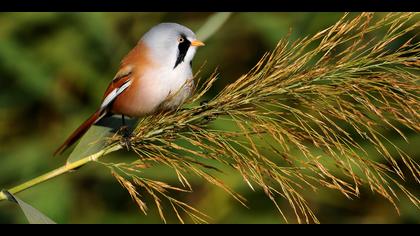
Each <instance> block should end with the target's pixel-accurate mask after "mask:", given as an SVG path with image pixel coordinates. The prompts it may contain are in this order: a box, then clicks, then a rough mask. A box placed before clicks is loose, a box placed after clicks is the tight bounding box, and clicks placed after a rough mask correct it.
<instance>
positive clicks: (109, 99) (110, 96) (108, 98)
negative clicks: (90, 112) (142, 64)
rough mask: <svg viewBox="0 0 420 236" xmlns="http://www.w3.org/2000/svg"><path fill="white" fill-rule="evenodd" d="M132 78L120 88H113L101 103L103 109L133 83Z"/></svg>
mask: <svg viewBox="0 0 420 236" xmlns="http://www.w3.org/2000/svg"><path fill="white" fill-rule="evenodd" d="M131 82H132V81H131V80H128V81H127V82H125V83H124V84H123V85H122V86H121V87H119V88H115V89H114V90H112V91H111V92H110V93H109V94H108V96H106V97H105V99H104V101H103V102H102V104H101V109H104V108H105V107H107V106H108V105H109V104H110V103H111V102H112V101H114V99H115V98H116V97H117V96H118V95H120V94H121V93H122V92H123V91H124V90H125V89H126V88H128V86H130V85H131Z"/></svg>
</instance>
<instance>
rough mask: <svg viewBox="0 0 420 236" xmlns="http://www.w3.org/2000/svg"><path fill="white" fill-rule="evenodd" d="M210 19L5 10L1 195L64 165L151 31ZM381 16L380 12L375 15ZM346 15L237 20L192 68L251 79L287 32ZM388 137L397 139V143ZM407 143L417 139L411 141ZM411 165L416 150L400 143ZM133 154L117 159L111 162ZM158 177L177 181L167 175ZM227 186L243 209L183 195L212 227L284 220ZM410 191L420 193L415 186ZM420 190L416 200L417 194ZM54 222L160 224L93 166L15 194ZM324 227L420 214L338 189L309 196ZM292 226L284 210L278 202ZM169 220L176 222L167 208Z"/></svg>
mask: <svg viewBox="0 0 420 236" xmlns="http://www.w3.org/2000/svg"><path fill="white" fill-rule="evenodd" d="M210 15H211V13H0V188H9V187H12V186H14V185H15V184H18V183H21V182H23V181H26V180H28V179H31V178H33V177H35V176H38V175H40V174H43V173H44V172H47V171H49V170H52V169H54V168H57V167H58V166H60V165H62V164H63V163H64V162H65V156H61V157H55V158H53V157H52V153H53V151H54V150H55V149H56V148H57V147H58V146H59V145H60V144H61V142H62V141H63V140H64V139H65V138H66V137H67V135H68V134H70V132H71V131H73V129H75V128H76V127H77V126H78V125H79V124H80V123H81V122H82V121H83V120H84V119H85V118H86V117H88V116H89V115H90V113H91V112H93V111H94V110H95V109H96V108H97V106H98V105H99V103H100V99H101V97H102V94H103V91H104V90H105V88H106V86H107V85H108V83H109V81H110V80H111V79H112V77H113V76H114V74H115V72H116V71H117V69H118V65H119V61H120V60H121V59H122V57H123V56H124V55H125V54H126V53H127V52H128V51H129V50H130V48H132V47H133V46H134V45H135V44H136V42H137V41H138V39H139V38H140V37H141V35H143V33H144V32H145V31H147V30H148V29H149V28H150V27H152V26H154V25H155V24H158V23H160V22H177V23H181V24H184V25H186V26H188V27H190V28H191V29H192V30H194V31H197V30H198V29H199V28H200V26H201V25H202V24H203V23H204V22H205V21H206V19H207V18H208V17H209V16H210ZM381 15H382V14H379V17H380V16H381ZM341 16H342V13H235V14H233V15H232V16H231V17H230V18H229V20H228V21H227V23H226V24H225V25H223V27H222V28H221V29H219V30H218V31H217V33H216V34H215V35H213V36H212V37H211V38H209V39H208V40H207V41H206V46H205V47H203V48H200V49H199V50H198V52H197V54H196V57H195V60H194V63H193V64H194V65H193V67H194V71H197V69H198V68H200V67H201V65H203V63H204V62H205V63H206V64H205V67H204V68H203V71H202V73H201V76H202V77H203V78H206V77H207V76H208V75H209V74H210V73H212V72H213V71H214V69H215V68H216V67H218V71H219V72H220V75H221V79H220V80H219V81H218V82H217V84H216V86H215V87H214V88H213V89H212V90H211V93H210V95H211V94H213V95H214V94H215V93H217V91H219V90H220V89H222V88H223V87H224V86H225V85H226V84H228V83H230V82H232V81H234V80H235V79H236V78H238V77H239V76H240V75H241V74H243V73H246V72H247V71H248V70H249V69H250V68H252V66H254V65H255V63H256V62H257V61H258V60H259V58H260V57H261V56H262V55H263V54H264V53H265V52H267V51H270V50H272V49H274V47H275V45H276V43H277V41H278V40H279V39H280V38H282V37H284V36H286V35H287V33H288V32H289V30H290V29H291V30H292V31H291V37H290V39H291V40H295V39H297V38H301V37H304V36H306V35H309V34H313V33H316V32H318V31H319V30H321V29H324V28H326V27H327V26H329V25H331V24H333V23H335V22H336V21H337V20H338V19H339V18H340V17H341ZM391 138H392V137H391ZM410 139H411V140H415V141H417V142H419V141H420V139H419V137H418V135H417V136H416V135H415V134H412V136H411V138H410ZM399 143H400V144H401V147H402V148H403V149H404V150H407V152H408V153H409V154H411V155H412V157H413V158H414V159H415V160H418V159H419V156H420V149H419V148H415V147H414V145H413V144H412V143H413V142H411V144H404V143H403V142H399ZM121 155H133V154H127V153H123V152H120V153H117V154H113V156H114V157H115V158H118V157H119V156H121ZM154 171H155V174H156V176H159V177H162V178H165V179H167V180H168V181H170V182H174V183H175V182H176V177H175V176H167V172H166V170H165V169H160V168H155V170H154ZM225 179H226V180H227V182H228V183H230V184H231V186H233V188H234V189H235V190H236V191H238V192H239V193H240V194H242V195H243V196H245V197H246V198H247V199H248V204H249V209H247V208H244V207H242V206H241V205H240V204H239V203H237V202H236V201H235V200H234V199H232V198H231V197H230V196H229V195H227V194H226V193H225V192H223V191H222V190H220V189H218V188H216V187H214V186H210V185H208V184H206V183H204V182H202V181H200V180H197V181H194V186H193V188H194V190H195V192H194V193H192V194H187V195H179V197H181V198H183V199H184V200H186V201H188V202H190V203H191V204H192V205H193V206H195V207H197V208H198V209H200V210H203V211H204V212H205V213H207V214H208V215H209V216H210V217H211V220H210V222H213V223H282V222H283V220H282V218H281V216H280V214H279V213H278V212H277V211H276V210H275V207H274V206H273V204H272V203H271V202H270V201H269V200H268V199H267V198H266V197H265V196H264V194H263V193H262V192H260V191H257V192H253V191H251V190H250V189H249V188H248V187H247V185H245V184H244V183H243V182H242V180H241V178H239V176H237V175H235V174H232V175H230V174H229V173H228V174H227V175H225ZM411 187H412V188H411V189H412V190H413V189H415V188H416V187H418V186H417V185H415V184H412V186H411ZM418 193H419V192H418V191H417V192H416V193H415V194H416V195H417V196H418ZM18 196H19V197H20V198H22V199H23V200H25V201H26V202H28V203H29V204H31V205H33V206H34V207H36V208H38V209H39V210H40V211H42V212H43V213H45V214H46V215H47V216H49V217H51V218H52V219H53V220H55V221H56V222H58V223H161V222H162V221H161V220H160V218H159V215H158V214H157V212H156V211H155V207H154V206H153V204H152V202H151V201H149V207H150V211H149V212H148V215H147V216H145V215H143V214H142V213H141V212H140V211H139V210H138V208H137V206H136V205H135V204H134V203H133V202H132V201H131V199H130V197H129V195H128V193H127V192H126V190H125V189H123V188H121V187H120V185H119V184H118V183H117V182H116V181H115V179H114V178H113V177H112V176H111V175H110V174H109V171H108V170H107V169H106V168H104V167H102V166H99V165H95V164H90V165H88V166H85V167H83V168H81V169H80V170H78V171H75V172H72V173H70V174H67V175H65V176H61V177H58V178H55V179H53V180H51V181H49V182H46V183H43V184H41V185H38V186H36V187H34V188H32V189H30V190H27V191H25V192H23V193H21V194H19V195H18ZM305 197H307V199H308V201H309V202H310V205H311V206H312V208H313V210H314V211H315V212H316V214H317V216H318V218H319V219H320V221H321V222H322V223H419V222H420V221H419V219H420V216H419V210H418V209H417V208H416V207H414V206H413V205H411V204H410V203H409V202H408V200H407V199H406V198H401V201H400V207H401V216H398V214H397V213H396V211H395V210H394V209H393V207H392V205H391V204H390V203H389V202H387V201H386V200H384V199H383V198H381V197H379V196H378V195H374V194H372V193H371V192H370V190H368V189H364V190H363V191H362V197H361V199H354V200H348V199H346V198H345V197H344V196H343V195H341V194H340V193H338V192H335V191H332V190H320V191H318V192H317V193H316V194H314V193H313V192H311V191H309V190H308V192H307V193H306V194H305ZM281 206H283V207H285V208H284V209H285V211H286V212H287V213H286V214H287V215H289V216H291V217H290V219H291V222H295V220H294V218H293V212H292V211H291V209H290V208H289V207H288V205H287V203H286V202H284V203H281ZM168 214H169V215H168V216H169V217H168V222H171V223H172V222H177V221H176V219H175V218H174V217H173V215H171V213H170V211H168ZM26 222H27V221H26V219H25V218H24V215H23V214H22V213H21V211H20V210H19V209H18V207H17V206H16V205H14V204H11V203H8V202H0V223H26Z"/></svg>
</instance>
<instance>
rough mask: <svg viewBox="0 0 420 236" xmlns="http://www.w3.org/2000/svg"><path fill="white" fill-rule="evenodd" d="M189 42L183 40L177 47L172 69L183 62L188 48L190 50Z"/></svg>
mask: <svg viewBox="0 0 420 236" xmlns="http://www.w3.org/2000/svg"><path fill="white" fill-rule="evenodd" d="M190 46H191V42H190V41H188V40H187V39H185V38H184V42H182V43H180V44H179V45H178V56H177V58H176V62H175V66H174V69H175V68H176V67H177V66H178V65H179V64H180V63H181V62H183V61H184V58H185V55H187V51H188V48H190Z"/></svg>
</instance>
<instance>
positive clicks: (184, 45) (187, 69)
mask: <svg viewBox="0 0 420 236" xmlns="http://www.w3.org/2000/svg"><path fill="white" fill-rule="evenodd" d="M204 45H205V44H204V43H203V42H202V41H200V40H198V39H197V37H196V35H195V33H194V32H193V31H192V30H191V29H189V28H187V27H186V26H183V25H181V24H178V23H160V24H158V25H156V26H154V27H152V28H151V29H150V30H149V31H147V32H146V33H145V34H144V35H143V36H142V37H141V38H140V40H139V41H138V42H137V44H136V45H135V47H134V48H133V49H132V50H131V51H130V52H128V54H127V55H126V56H125V57H124V58H123V59H122V60H121V63H120V67H119V69H118V72H117V73H116V75H115V76H114V78H113V79H112V81H111V82H110V84H109V85H108V87H107V89H106V90H105V93H104V95H103V97H102V102H101V105H100V107H99V108H98V109H97V110H96V111H95V112H94V113H93V114H92V115H91V116H90V117H89V118H88V119H87V120H86V121H85V122H83V123H82V124H81V125H80V126H79V127H78V128H77V129H76V130H75V131H74V132H73V133H72V134H71V135H70V136H69V137H68V138H67V139H66V140H65V141H64V143H63V144H62V145H61V146H60V147H59V148H58V149H57V150H56V151H55V152H54V156H55V155H57V154H62V153H63V152H64V151H65V150H66V149H67V148H69V147H70V146H72V145H73V144H74V143H75V142H77V141H78V140H79V139H80V138H81V137H82V136H83V135H84V134H85V133H86V132H87V131H88V130H89V128H90V127H91V126H92V125H94V124H96V123H97V122H98V121H100V120H101V119H103V118H104V117H109V116H112V115H121V117H122V124H123V125H124V119H125V116H128V117H143V116H147V115H152V114H155V113H157V112H161V111H168V110H174V109H176V108H177V107H179V106H180V105H182V104H183V103H184V101H185V100H186V99H187V98H188V97H189V96H190V95H191V93H192V90H193V86H194V81H193V73H192V60H193V58H194V55H195V53H196V50H197V48H198V47H200V46H204Z"/></svg>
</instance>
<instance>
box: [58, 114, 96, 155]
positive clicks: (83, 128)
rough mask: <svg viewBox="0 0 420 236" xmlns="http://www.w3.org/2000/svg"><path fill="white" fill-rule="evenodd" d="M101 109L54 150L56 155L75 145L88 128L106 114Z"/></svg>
mask: <svg viewBox="0 0 420 236" xmlns="http://www.w3.org/2000/svg"><path fill="white" fill-rule="evenodd" d="M103 113H104V112H103V111H101V110H98V111H96V112H95V113H94V114H93V115H91V116H90V117H89V118H88V119H87V120H86V121H85V122H83V124H82V125H80V126H79V128H77V129H76V130H75V131H74V132H73V133H72V134H71V135H70V136H69V137H68V138H67V140H66V141H65V142H64V143H63V144H62V145H61V146H60V147H59V148H58V149H57V150H56V151H55V152H54V156H55V155H57V154H61V153H63V152H64V151H65V150H66V149H67V148H68V147H70V146H71V145H73V144H74V143H75V142H76V141H77V140H79V138H80V137H82V136H83V135H84V134H85V133H86V132H87V131H88V129H89V128H90V127H91V126H92V125H93V124H95V122H96V121H98V120H99V119H100V118H101V117H102V116H103V115H104V114H103Z"/></svg>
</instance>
